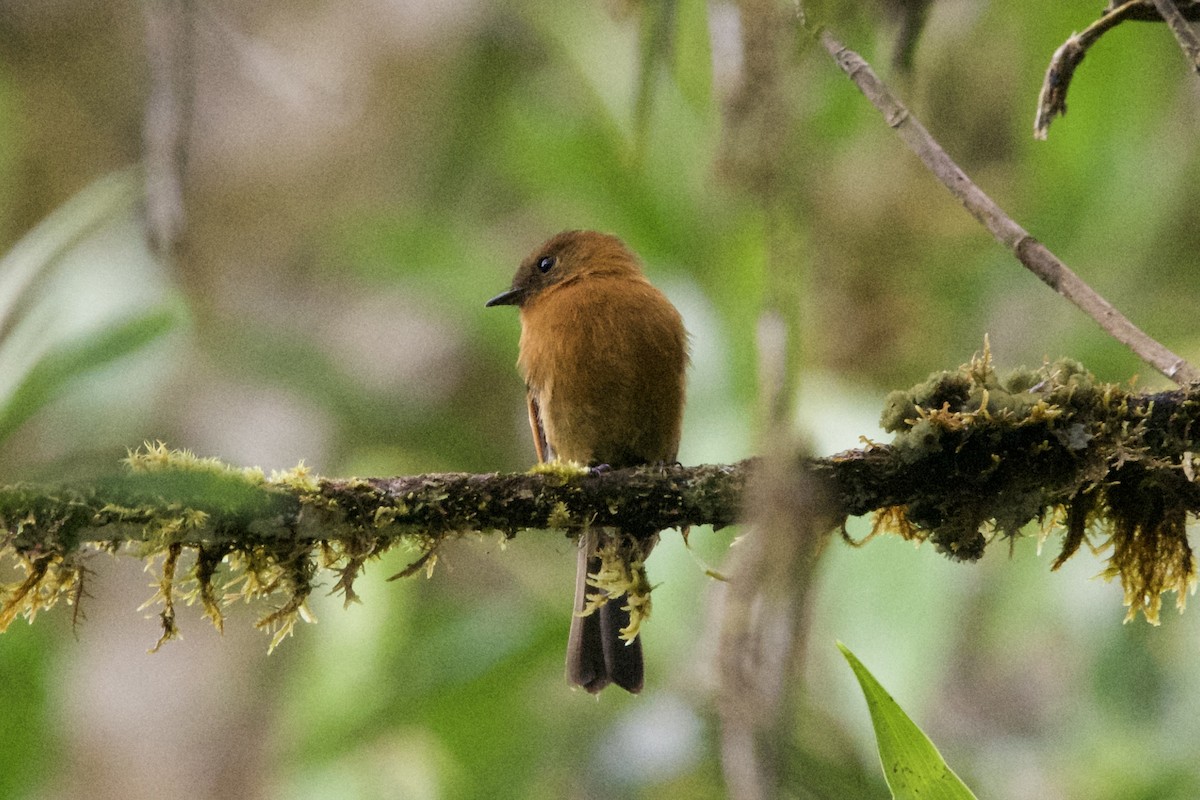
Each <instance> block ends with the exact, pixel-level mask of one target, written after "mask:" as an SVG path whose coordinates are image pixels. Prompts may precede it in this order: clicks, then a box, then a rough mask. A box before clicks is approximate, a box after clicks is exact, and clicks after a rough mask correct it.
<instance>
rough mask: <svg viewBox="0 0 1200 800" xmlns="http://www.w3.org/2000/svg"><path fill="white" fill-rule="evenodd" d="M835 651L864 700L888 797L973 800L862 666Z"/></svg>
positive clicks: (848, 654) (850, 656)
mask: <svg viewBox="0 0 1200 800" xmlns="http://www.w3.org/2000/svg"><path fill="white" fill-rule="evenodd" d="M838 649H839V650H841V651H842V655H844V656H845V657H846V661H848V662H849V663H850V668H851V669H853V670H854V675H855V677H857V678H858V684H859V686H861V687H862V691H863V696H864V697H866V699H867V708H868V709H870V711H871V723H872V724H873V725H874V726H875V740H876V743H877V745H878V747H879V760H880V761H881V762H882V764H883V777H884V779H885V780H886V781H887V783H888V787H889V788H890V789H891V790H892V797H894V798H896V800H918V798H919V800H976V798H975V795H974V794H972V793H971V790H970V789H968V788H967V785H966V784H965V783H963V782H962V779H960V778H959V777H958V776H957V775H955V774H954V771H953V770H951V769H950V767H949V766H948V765H947V764H946V762H945V760H944V759H943V758H942V754H941V753H939V752H938V750H937V748H936V747H934V746H933V742H931V741H929V737H928V736H926V735H925V732H924V731H922V730H921V729H920V728H918V727H917V725H916V723H914V722H913V721H912V720H911V719H909V718H908V715H907V714H905V713H904V709H902V708H900V706H899V705H897V704H896V701H895V700H893V699H892V696H891V695H890V694H888V693H887V690H885V689H884V688H883V686H881V685H880V684H879V681H877V680H875V677H874V676H873V675H872V674H871V673H870V672H868V671H867V668H866V667H864V666H863V664H862V662H861V661H859V660H858V659H857V658H856V657H855V656H854V654H853V653H851V652H850V649H849V648H848V647H846V646H845V645H844V644H842V643H841V642H838Z"/></svg>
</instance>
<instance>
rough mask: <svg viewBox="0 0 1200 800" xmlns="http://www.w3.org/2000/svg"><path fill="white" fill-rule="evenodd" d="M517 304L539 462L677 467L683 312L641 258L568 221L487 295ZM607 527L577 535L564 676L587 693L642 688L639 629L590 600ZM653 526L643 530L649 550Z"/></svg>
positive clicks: (520, 361)
mask: <svg viewBox="0 0 1200 800" xmlns="http://www.w3.org/2000/svg"><path fill="white" fill-rule="evenodd" d="M485 305H486V306H488V307H492V306H501V305H511V306H517V308H518V309H519V312H520V313H519V316H520V321H521V337H520V343H519V347H518V351H519V352H518V358H517V368H518V370H519V372H520V373H521V375H522V377H523V378H524V380H525V387H526V401H527V406H528V411H529V426H530V430H531V432H532V434H533V443H534V449H535V451H536V453H537V458H538V461H539V462H543V463H544V462H550V461H555V460H558V461H568V462H575V463H577V464H580V465H585V466H588V467H591V468H593V469H595V470H599V471H603V470H604V469H607V468H612V469H620V468H622V467H631V466H636V465H642V464H661V465H666V464H673V463H676V461H675V459H676V455H677V452H678V450H679V439H680V435H681V431H682V426H683V407H684V401H685V393H686V372H687V367H688V363H689V355H688V333H687V330H686V329H685V328H684V324H683V318H682V317H681V316H680V314H679V311H678V310H677V309H676V308H675V306H674V305H672V304H671V301H669V300H668V299H667V298H666V296H665V295H664V294H663V293H662V292H661V291H659V290H658V289H656V288H655V287H654V286H653V285H651V283H650V281H649V280H647V278H646V275H645V273H644V272H643V270H642V265H641V262H640V260H639V259H638V257H637V255H636V254H634V252H633V251H632V250H630V249H629V248H628V247H627V246H626V245H625V244H624V242H622V241H621V240H620V239H619V238H617V237H616V236H612V235H609V234H606V233H599V232H597V231H590V230H569V231H564V232H562V233H559V234H557V235H556V236H553V237H551V238H550V239H548V240H547V241H546V242H544V243H543V244H542V245H541V246H539V247H538V248H537V249H535V250H534V251H533V252H532V253H530V254H529V256H527V257H526V258H525V259H524V260H523V261H522V262H521V265H520V266H519V267H518V268H517V272H516V275H515V276H514V277H513V281H512V286H511V288H509V289H508V290H506V291H504V292H502V293H500V294H498V295H496V296H495V297H493V298H492V299H491V300H488V301H487V303H486V304H485ZM617 535H619V531H617V530H613V529H600V528H594V527H590V526H589V527H588V528H585V531H584V533H583V534H582V535H581V536H580V537H579V540H580V541H579V555H578V563H577V567H576V577H575V604H574V609H573V614H572V617H571V632H570V636H569V637H568V640H567V679H568V681H570V682H571V683H572V684H575V685H577V686H581V687H583V688H584V689H586V690H587V691H588V692H590V693H593V694H595V693H597V692H599V691H600V690H602V689H603V688H604V687H606V686H608V685H609V684H616V685H617V686H620V687H622V688H623V689H625V690H627V691H629V692H631V693H634V694H636V693H638V692H640V691H641V689H642V686H643V681H644V665H643V657H642V645H641V637H640V636H636V637H633V636H630V635H629V633H628V632H627V633H626V638H628V639H631V640H630V641H627V640H626V638H622V629H623V628H627V626H629V623H630V613H629V608H628V607H627V606H625V607H623V604H622V603H621V602H620V601H619V599H617V600H614V601H613V602H604V601H603V599H602V597H601V598H599V599H600V602H601V603H602V604H601V605H599V606H598V607H595V606H596V600H597V596H598V595H599V596H602V595H603V591H602V590H600V589H597V588H596V587H594V586H591V585H589V581H588V576H589V573H591V574H592V575H595V574H596V573H597V572H598V571H599V570H600V567H601V559H600V557H599V549H600V548H601V547H602V546H603V545H604V543H605V541H606V537H607V538H608V540H611V537H613V536H617ZM656 537H657V532H643V536H642V538H641V541H642V542H643V543H644V545H643V550H642V552H643V554H648V553H649V549H650V548H651V547H653V545H654V542H655V541H656Z"/></svg>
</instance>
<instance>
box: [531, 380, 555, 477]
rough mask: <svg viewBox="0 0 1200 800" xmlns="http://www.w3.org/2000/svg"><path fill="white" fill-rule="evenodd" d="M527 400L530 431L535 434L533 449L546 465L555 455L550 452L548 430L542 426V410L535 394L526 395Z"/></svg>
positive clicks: (539, 460)
mask: <svg viewBox="0 0 1200 800" xmlns="http://www.w3.org/2000/svg"><path fill="white" fill-rule="evenodd" d="M525 399H526V401H527V403H528V405H529V430H530V432H531V433H532V434H533V448H534V449H535V450H537V457H538V462H539V463H545V462H547V461H550V460H551V459H553V458H554V453H553V452H552V451H551V450H550V444H549V442H547V441H546V429H545V428H544V427H543V426H542V410H541V408H540V407H539V406H538V401H537V398H536V397H534V395H533V392H529V393H528V394H526V395H525Z"/></svg>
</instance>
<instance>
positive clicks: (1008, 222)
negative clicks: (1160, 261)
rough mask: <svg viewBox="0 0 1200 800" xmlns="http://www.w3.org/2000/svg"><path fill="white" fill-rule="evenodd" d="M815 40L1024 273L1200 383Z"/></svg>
mask: <svg viewBox="0 0 1200 800" xmlns="http://www.w3.org/2000/svg"><path fill="white" fill-rule="evenodd" d="M819 39H820V42H821V45H822V46H823V47H824V48H825V51H826V52H828V53H829V55H830V56H832V57H833V59H834V60H835V61H836V62H837V64H838V66H839V67H841V69H842V71H843V72H845V73H846V75H848V76H849V77H850V79H851V80H852V81H854V83H855V85H856V86H858V88H859V90H861V91H862V93H863V94H864V95H865V96H866V98H867V99H868V100H870V101H871V104H872V105H873V106H875V108H876V109H878V111H879V112H880V113H881V114H882V115H883V117H884V120H885V121H886V122H887V124H888V125H889V126H890V127H891V128H893V129H894V130H895V131H896V134H897V135H898V136H899V137H900V138H901V140H903V141H904V143H905V144H906V145H907V146H908V148H909V149H910V150H912V151H913V153H915V154H916V155H917V157H918V158H920V159H921V161H922V162H924V164H925V166H926V167H928V168H929V170H930V171H931V172H932V173H933V174H934V175H935V176H936V177H937V178H938V180H940V181H941V182H942V184H943V185H944V186H945V187H946V188H947V189H949V190H950V193H951V194H953V195H954V196H955V197H957V198H958V200H959V202H961V203H962V204H963V206H964V207H965V208H966V209H967V211H969V212H971V215H972V216H973V217H975V219H977V220H979V222H980V223H982V224H983V226H984V227H986V228H987V229H988V230H989V231H990V232H991V234H992V236H994V237H995V238H996V239H997V241H999V242H1000V243H1002V244H1003V245H1004V246H1005V247H1007V248H1008V249H1009V250H1011V251H1012V252H1013V254H1014V255H1015V256H1016V257H1017V259H1018V260H1019V261H1020V262H1021V263H1022V264H1024V265H1025V267H1026V268H1027V269H1029V270H1030V271H1031V272H1032V273H1033V274H1034V275H1037V276H1038V277H1039V278H1041V280H1042V281H1043V282H1044V283H1046V284H1047V285H1049V286H1050V287H1051V288H1052V289H1054V290H1055V291H1056V292H1058V293H1059V294H1061V295H1062V296H1063V297H1065V298H1066V299H1068V300H1070V301H1071V302H1072V303H1074V304H1075V305H1076V306H1077V307H1078V308H1079V309H1080V310H1081V311H1083V312H1084V313H1085V314H1087V315H1088V316H1090V317H1091V318H1092V319H1093V320H1095V321H1096V323H1097V324H1098V325H1099V326H1100V327H1101V328H1103V329H1104V330H1105V331H1107V332H1108V333H1109V335H1111V336H1112V337H1113V338H1114V339H1116V340H1117V341H1119V342H1121V343H1122V344H1124V345H1125V346H1126V347H1128V348H1129V349H1130V350H1131V351H1133V353H1134V355H1136V356H1137V357H1138V358H1140V359H1141V360H1142V361H1144V362H1146V363H1147V364H1149V365H1150V366H1152V367H1154V368H1155V369H1157V370H1158V371H1159V372H1161V373H1162V374H1163V375H1165V376H1167V377H1168V378H1170V379H1171V380H1173V381H1175V383H1177V384H1180V385H1186V384H1189V383H1192V382H1195V381H1200V372H1197V370H1196V369H1195V368H1194V367H1193V366H1192V365H1191V364H1189V363H1188V362H1187V361H1185V360H1184V359H1183V358H1180V357H1179V356H1177V355H1176V354H1175V353H1172V352H1171V351H1170V350H1168V349H1167V348H1166V347H1164V346H1163V345H1162V344H1160V343H1159V342H1158V341H1156V340H1155V339H1152V338H1151V337H1150V336H1147V335H1146V334H1145V333H1144V332H1143V331H1142V330H1141V329H1139V328H1138V327H1137V326H1136V325H1134V324H1133V322H1131V321H1130V320H1129V319H1128V318H1127V317H1126V316H1125V315H1124V314H1122V313H1121V312H1120V311H1118V310H1117V309H1116V308H1114V307H1113V306H1112V304H1111V303H1109V302H1108V301H1107V300H1105V299H1104V298H1103V297H1101V296H1100V295H1099V294H1098V293H1097V292H1096V291H1095V290H1094V289H1092V287H1091V286H1089V285H1088V284H1087V283H1085V282H1084V281H1083V280H1082V279H1081V278H1080V277H1079V276H1078V275H1076V274H1075V273H1074V272H1073V271H1072V270H1071V269H1070V268H1069V267H1068V266H1067V265H1066V264H1064V263H1063V262H1062V261H1061V260H1060V259H1059V258H1058V257H1057V256H1055V255H1054V254H1053V253H1052V252H1050V250H1049V249H1047V247H1046V246H1045V245H1043V244H1042V243H1041V242H1039V241H1038V240H1037V239H1035V238H1033V236H1031V235H1030V234H1029V232H1028V231H1026V230H1025V229H1024V228H1022V227H1021V226H1020V225H1018V224H1017V223H1016V222H1015V221H1014V220H1013V219H1012V218H1011V217H1009V216H1008V215H1007V214H1006V213H1005V212H1004V210H1003V209H1002V208H1000V206H998V205H997V204H996V202H995V201H994V200H992V198H990V197H988V195H987V194H985V193H984V191H983V190H982V189H980V188H979V187H978V186H976V185H975V183H974V182H972V181H971V179H970V178H968V177H967V175H966V173H965V172H963V171H962V169H961V168H960V167H959V166H958V165H957V164H956V163H954V161H953V159H951V158H950V156H949V155H947V154H946V151H945V150H943V149H942V146H941V145H940V144H938V142H937V140H936V139H934V138H933V136H932V135H931V134H930V133H929V131H928V130H926V128H925V126H924V125H922V124H921V123H920V122H919V121H918V120H917V119H916V117H914V116H913V115H912V114H911V113H910V112H909V110H908V109H907V108H906V107H905V106H904V104H903V103H901V102H900V101H899V100H897V99H896V97H895V95H893V94H892V93H891V90H889V89H888V87H887V86H886V84H884V83H883V81H882V80H880V79H879V76H878V75H876V74H875V71H874V70H873V69H871V65H870V64H868V63H867V62H866V61H865V60H864V59H863V57H862V56H860V55H859V54H858V53H856V52H854V51H853V50H851V49H849V48H848V47H846V46H845V45H844V44H842V43H841V42H840V41H838V39H837V37H835V36H834V35H833V34H832V33H830V32H829V31H828V30H822V31H821V32H820V34H819Z"/></svg>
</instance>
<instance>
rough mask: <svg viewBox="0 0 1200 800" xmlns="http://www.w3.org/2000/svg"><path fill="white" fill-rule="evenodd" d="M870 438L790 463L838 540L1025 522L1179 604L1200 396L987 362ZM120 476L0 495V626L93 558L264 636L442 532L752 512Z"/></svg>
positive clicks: (669, 495) (464, 480)
mask: <svg viewBox="0 0 1200 800" xmlns="http://www.w3.org/2000/svg"><path fill="white" fill-rule="evenodd" d="M883 424H884V427H885V428H886V429H887V430H889V431H892V432H893V433H894V434H895V438H894V440H893V442H892V443H891V444H888V445H883V444H874V443H871V444H868V445H867V446H865V447H863V448H861V449H858V450H851V451H847V452H844V453H840V454H837V455H834V456H829V457H826V458H817V459H809V460H806V461H804V462H803V467H804V468H803V473H804V474H805V475H806V476H807V477H805V478H804V480H811V481H813V482H814V483H813V487H814V488H813V490H812V491H814V492H815V493H816V494H815V495H814V496H819V497H825V498H827V500H826V501H825V502H827V503H828V506H829V508H828V513H827V514H821V515H820V516H821V518H825V519H828V520H831V521H833V522H832V523H831V524H833V525H834V526H835V527H836V521H837V520H839V519H842V520H844V519H845V518H846V517H847V516H850V515H861V514H867V513H870V512H877V513H876V529H877V530H891V531H893V532H896V533H899V534H900V535H902V536H905V537H906V538H912V539H917V540H924V539H929V540H930V541H931V542H933V544H934V546H935V547H936V548H937V549H938V550H939V551H940V552H942V553H944V554H946V555H947V556H949V557H951V558H954V559H956V560H965V561H969V560H974V559H977V558H979V557H980V556H981V555H982V554H983V551H984V548H985V547H986V545H987V544H988V543H989V542H991V541H994V540H995V539H996V538H997V537H1015V536H1017V535H1020V533H1021V530H1022V528H1023V527H1024V526H1025V525H1027V524H1028V523H1030V522H1040V523H1041V524H1042V525H1043V526H1044V527H1049V526H1050V525H1051V524H1053V523H1059V524H1061V525H1062V526H1063V529H1064V531H1065V535H1064V540H1063V549H1062V553H1061V554H1060V555H1059V557H1058V559H1057V560H1056V562H1055V564H1054V566H1055V567H1056V568H1057V566H1058V565H1060V564H1061V563H1062V562H1063V561H1064V560H1065V559H1066V558H1068V557H1070V556H1071V555H1072V554H1073V553H1075V552H1076V551H1078V549H1079V548H1080V547H1081V546H1082V544H1083V543H1084V542H1085V541H1087V540H1088V537H1089V536H1092V535H1096V536H1097V537H1098V538H1097V541H1098V542H1099V543H1100V544H1097V545H1096V548H1095V549H1105V548H1107V550H1108V552H1109V555H1108V567H1107V570H1106V575H1108V576H1109V577H1116V576H1119V577H1120V578H1121V581H1122V584H1123V586H1124V589H1125V601H1126V603H1127V605H1129V608H1130V612H1129V613H1130V615H1131V616H1132V615H1133V614H1135V613H1136V612H1138V611H1141V612H1142V613H1144V614H1145V616H1146V617H1147V619H1149V620H1151V621H1156V620H1157V618H1158V612H1159V609H1160V607H1161V599H1160V595H1161V594H1162V593H1163V592H1165V591H1175V592H1176V593H1177V595H1178V604H1179V605H1180V606H1182V604H1183V601H1184V598H1185V595H1186V593H1187V591H1188V589H1189V588H1190V587H1191V586H1192V585H1193V584H1194V582H1195V564H1194V560H1193V556H1192V552H1191V550H1190V548H1189V546H1188V543H1187V535H1186V529H1185V523H1186V521H1187V517H1188V515H1189V514H1192V515H1194V514H1196V513H1197V512H1200V488H1198V487H1197V484H1196V482H1195V476H1196V472H1197V471H1198V470H1200V458H1198V457H1197V456H1196V455H1195V454H1197V453H1200V388H1197V387H1191V388H1189V389H1182V390H1176V391H1173V392H1164V393H1159V394H1134V393H1130V392H1127V391H1125V390H1123V389H1120V388H1118V387H1116V386H1113V385H1109V384H1099V383H1097V382H1096V381H1095V380H1094V378H1092V376H1091V375H1089V374H1088V373H1086V372H1085V371H1084V370H1083V369H1082V368H1081V367H1080V366H1079V365H1078V364H1076V363H1074V362H1070V361H1060V362H1056V363H1053V364H1045V365H1043V366H1042V367H1040V368H1039V369H1037V370H1017V371H1015V372H1013V373H1012V374H1011V375H1008V376H1006V377H1004V378H1001V377H1000V376H998V375H997V374H996V373H995V372H994V370H993V369H992V367H991V364H990V362H989V360H988V358H987V354H986V352H985V353H984V355H983V356H982V357H980V358H977V359H975V360H973V361H972V362H970V363H969V364H965V365H963V366H962V367H960V368H958V370H955V371H950V372H943V373H938V374H936V375H933V376H931V377H930V378H929V380H927V381H925V382H924V383H921V384H918V385H917V386H914V387H913V388H911V389H908V390H905V391H898V392H893V393H892V395H890V396H889V398H888V401H887V406H886V408H885V411H884V414H883ZM127 461H128V465H129V468H130V469H129V470H128V471H127V472H126V473H125V474H122V475H118V476H114V477H111V478H109V479H106V480H101V481H97V482H95V483H94V484H89V485H85V486H64V487H41V486H31V485H16V486H7V487H3V488H0V528H2V529H3V534H0V560H7V561H10V562H13V563H15V564H16V565H18V566H19V567H20V568H21V569H22V571H23V572H24V576H23V577H20V578H19V579H18V580H15V581H11V582H9V583H8V584H7V585H0V630H2V629H3V628H5V627H7V625H8V624H9V623H10V622H11V621H12V620H13V619H15V618H16V617H17V616H19V615H25V616H27V617H32V616H33V615H35V614H36V613H37V611H39V610H41V609H44V608H49V607H50V606H53V605H54V604H55V603H56V602H57V601H58V600H61V599H65V600H68V601H69V602H70V601H75V600H77V599H78V598H79V597H80V596H82V594H83V589H82V585H81V581H83V580H84V578H85V576H86V569H85V558H86V556H87V555H88V553H90V552H92V551H94V550H95V549H96V547H100V548H102V549H108V550H110V551H115V550H116V549H117V548H118V547H120V546H121V545H135V546H136V548H135V552H136V553H137V555H138V556H139V557H141V558H144V559H151V558H161V559H162V560H163V564H162V567H161V570H160V571H161V574H162V576H163V577H162V580H161V585H160V591H159V593H158V594H157V595H156V600H157V602H160V603H161V604H162V605H163V611H162V617H163V625H164V638H170V637H171V636H173V635H175V630H174V607H173V602H174V600H175V599H178V598H182V599H184V600H186V601H187V602H193V601H194V602H199V603H200V604H201V605H202V606H203V608H204V611H205V614H206V615H207V616H209V617H210V618H211V619H212V620H213V621H214V623H217V624H219V623H220V620H221V607H222V606H223V605H224V604H225V603H227V602H232V601H233V600H236V599H254V598H261V597H275V598H276V599H277V601H278V603H277V605H276V607H275V610H274V611H272V612H271V613H269V614H267V615H266V616H265V617H264V618H263V619H261V620H260V621H259V625H260V627H263V628H267V629H269V630H273V631H274V632H275V642H278V641H279V639H280V638H281V637H282V636H284V635H286V634H287V633H288V632H289V631H290V630H291V627H292V625H293V624H294V623H295V621H296V619H297V618H301V619H302V618H305V615H306V613H307V609H306V600H307V596H308V594H309V593H310V592H311V591H312V589H313V585H314V581H315V578H316V576H317V574H318V571H319V570H321V569H325V570H329V571H332V572H334V573H335V574H336V575H337V576H338V580H337V582H336V585H335V587H334V589H335V591H338V592H340V593H342V594H343V596H344V597H345V599H346V602H347V603H349V602H351V601H353V600H355V599H357V596H356V595H355V593H354V579H355V578H356V577H357V576H358V574H359V573H360V572H361V570H362V567H363V565H364V564H366V563H367V562H368V561H369V560H371V559H374V558H377V557H378V556H380V555H381V554H382V553H384V552H385V551H387V550H388V549H390V548H392V547H394V546H396V545H407V546H409V547H410V548H412V549H414V551H415V552H416V555H415V556H414V559H415V560H414V562H413V566H412V567H411V568H410V569H408V570H405V571H404V572H403V573H401V574H402V575H404V574H411V573H413V572H416V571H417V570H419V569H421V568H426V569H432V567H433V565H434V564H435V563H436V560H437V551H438V547H439V546H440V544H441V543H442V542H443V541H444V540H445V539H446V538H447V537H456V536H460V535H462V534H466V533H471V532H477V531H483V532H487V531H499V532H500V533H501V534H503V535H504V536H509V537H511V536H514V535H516V534H517V533H518V532H520V531H523V530H528V529H559V530H565V531H567V532H568V533H571V534H575V533H577V532H578V531H579V530H581V529H582V528H584V527H585V526H588V525H619V526H620V527H621V528H623V529H625V530H627V531H630V532H631V533H634V534H635V535H636V534H643V535H645V534H649V533H651V532H654V531H658V530H662V529H666V528H672V527H685V526H692V525H713V526H714V527H721V526H724V525H729V524H732V523H734V522H735V521H738V520H741V519H743V518H744V516H746V514H747V513H748V511H749V510H748V509H747V508H746V503H745V501H744V497H745V487H746V484H747V481H748V480H749V479H750V476H751V474H752V473H754V472H755V471H756V470H757V469H758V467H757V462H756V461H754V460H749V461H742V462H738V463H736V464H730V465H705V466H699V467H682V466H668V467H640V468H636V469H625V470H614V471H610V472H604V473H600V474H595V473H592V472H588V471H585V470H579V469H577V468H573V467H561V466H559V467H552V468H549V469H543V470H540V471H537V472H534V473H522V474H511V475H503V474H494V473H493V474H488V475H467V474H461V473H448V474H440V475H419V476H415V477H403V478H375V479H354V478H352V479H319V478H316V477H314V476H312V475H311V474H310V473H309V472H308V471H307V470H305V469H304V468H302V467H300V468H297V469H295V470H291V471H289V472H286V473H283V474H280V475H274V476H272V477H271V478H267V477H265V476H263V474H262V473H261V471H258V470H253V469H237V468H233V467H229V466H226V465H224V464H221V463H220V462H217V461H214V460H211V459H200V458H197V457H195V456H193V455H191V454H189V453H186V452H177V451H169V450H167V449H166V448H165V447H163V446H161V445H159V446H154V447H149V448H147V449H146V450H144V451H138V452H136V453H133V454H131V455H130V457H129V459H127ZM804 491H806V492H807V491H809V490H807V489H806V490H804ZM814 513H816V512H814ZM189 553H190V554H194V557H195V558H194V563H192V564H191V565H190V566H188V567H187V568H186V569H185V568H183V567H181V563H182V562H181V559H183V557H184V556H185V554H189ZM187 557H188V558H191V555H188V556H187ZM222 565H223V566H222ZM218 567H221V569H222V571H227V572H229V573H230V576H226V577H232V580H231V581H230V583H232V584H233V585H234V587H235V591H232V592H229V593H227V594H225V595H224V597H222V596H220V595H219V593H218V592H217V591H215V589H214V581H215V575H216V573H217V571H218Z"/></svg>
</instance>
